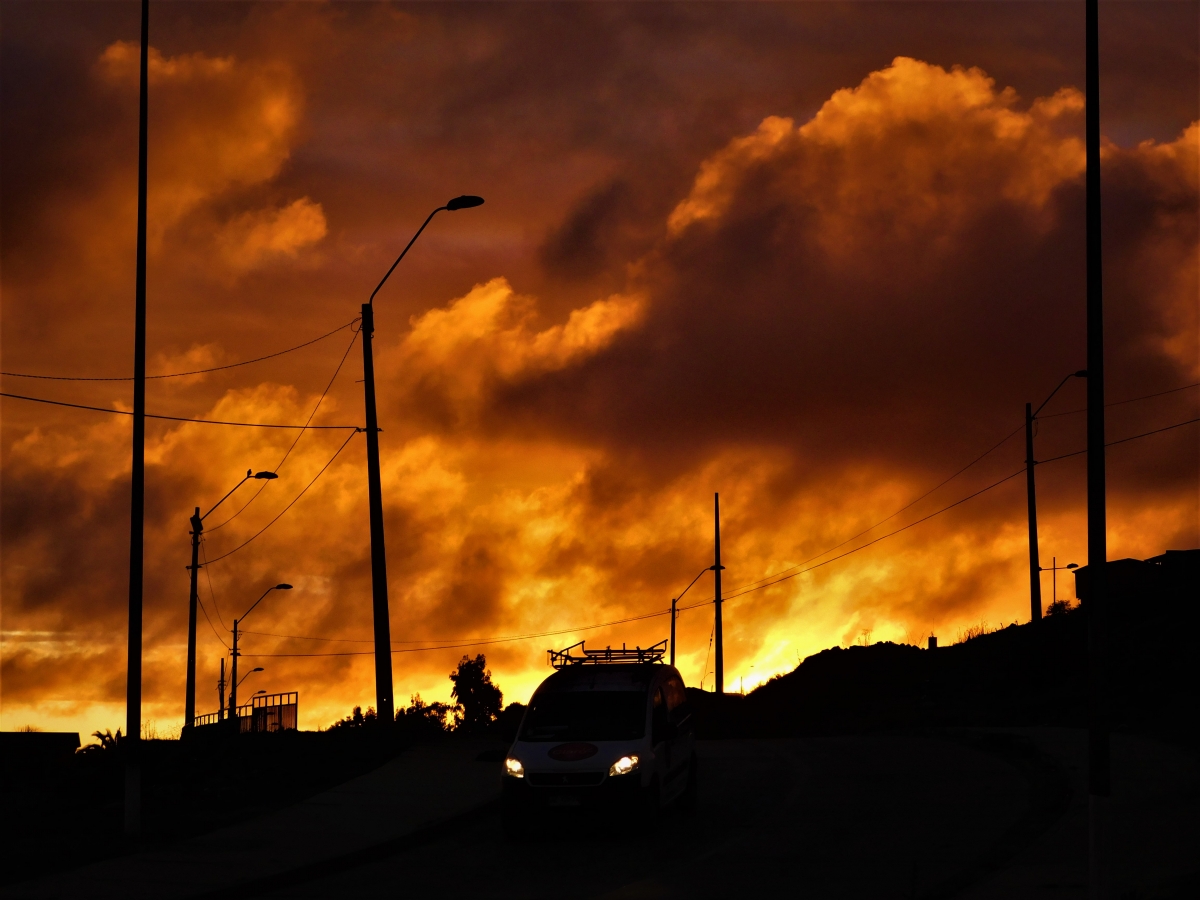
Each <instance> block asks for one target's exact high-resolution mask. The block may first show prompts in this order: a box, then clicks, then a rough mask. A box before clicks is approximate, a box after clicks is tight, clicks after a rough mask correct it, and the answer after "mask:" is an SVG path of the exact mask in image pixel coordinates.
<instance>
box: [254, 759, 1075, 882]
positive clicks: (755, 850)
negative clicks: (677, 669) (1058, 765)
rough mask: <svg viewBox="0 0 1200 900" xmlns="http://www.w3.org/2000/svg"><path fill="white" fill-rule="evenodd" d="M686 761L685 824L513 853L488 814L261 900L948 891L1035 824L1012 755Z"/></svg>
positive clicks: (570, 828) (641, 826)
mask: <svg viewBox="0 0 1200 900" xmlns="http://www.w3.org/2000/svg"><path fill="white" fill-rule="evenodd" d="M698 752H699V756H700V765H701V770H700V771H701V777H702V781H701V797H700V803H699V808H698V809H697V811H696V813H695V814H693V815H691V816H683V815H682V814H674V815H667V816H665V817H664V818H663V819H661V820H660V821H659V822H658V823H655V824H651V825H647V824H645V823H644V822H643V821H640V820H639V819H638V818H637V817H636V816H631V817H630V818H629V819H628V820H627V821H626V822H625V823H624V824H623V825H622V826H620V827H619V828H613V827H611V826H607V827H597V826H589V825H587V824H586V823H579V822H574V821H571V820H570V819H567V820H563V821H561V822H558V823H554V824H553V825H551V826H550V827H549V828H547V829H546V830H545V831H544V832H542V833H540V834H537V835H534V836H531V837H529V838H523V839H521V840H520V841H516V842H513V841H508V840H506V839H505V838H504V837H503V836H502V834H501V829H500V817H499V813H498V811H497V810H496V809H495V808H494V807H492V808H490V809H488V810H487V811H485V812H482V813H480V814H479V815H478V816H476V817H473V818H471V819H468V820H466V821H464V822H461V823H460V825H459V827H457V828H456V829H455V830H454V831H453V833H449V834H443V835H442V836H441V837H439V838H438V839H436V840H432V841H429V842H425V843H421V844H418V845H416V846H413V847H411V848H410V849H407V850H405V851H402V852H397V853H394V854H392V855H389V856H387V857H386V858H382V859H379V860H377V861H374V862H371V863H368V864H365V865H358V866H355V867H353V868H349V869H347V870H345V871H341V872H339V873H337V874H333V875H328V876H326V877H324V878H321V879H319V880H314V881H310V882H308V883H306V884H300V885H292V886H290V887H288V888H286V889H282V890H280V891H276V892H273V893H271V894H269V896H272V897H313V898H317V897H322V898H324V897H330V896H343V897H356V896H377V895H379V894H380V892H386V895H387V896H392V897H438V896H459V897H473V898H485V897H486V898H509V897H512V898H518V897H519V898H532V897H552V896H553V897H562V896H564V895H566V896H572V897H611V898H638V897H655V898H666V897H680V898H683V897H687V898H696V897H737V896H739V895H741V896H746V897H767V896H788V897H794V896H810V897H819V898H859V897H861V898H872V900H883V898H889V897H897V898H902V897H903V898H907V897H937V896H951V895H954V894H957V893H959V892H960V891H961V890H962V889H963V888H964V887H966V886H968V885H969V884H970V883H971V882H972V881H975V880H978V879H979V878H981V877H983V876H985V875H986V874H987V873H988V872H989V871H990V870H991V869H992V868H994V867H995V866H997V865H999V864H1002V863H1003V861H1004V858H1005V854H1006V853H1009V852H1010V851H1015V850H1017V849H1019V847H1020V845H1021V842H1022V840H1023V839H1024V838H1023V835H1022V831H1025V832H1028V834H1027V837H1028V838H1029V839H1034V838H1036V836H1037V835H1036V832H1037V831H1038V830H1039V828H1042V827H1043V826H1044V824H1046V823H1044V822H1043V821H1042V820H1043V819H1045V818H1046V816H1045V815H1041V818H1039V813H1038V810H1039V806H1038V803H1037V802H1034V803H1032V804H1031V775H1030V772H1029V771H1024V770H1027V769H1028V768H1029V766H1028V765H1025V764H1023V763H1022V761H1021V759H1020V758H1019V755H1018V758H1017V763H1016V764H1014V763H1013V762H1012V760H1011V759H1006V756H1007V757H1012V756H1013V754H1012V753H1004V752H1002V753H999V754H998V753H997V752H995V749H994V748H992V749H986V748H985V749H980V748H978V747H972V746H970V744H969V743H966V742H963V741H956V740H945V739H925V738H917V737H887V738H881V737H873V738H816V739H805V740H791V741H714V742H701V744H700V746H699V751H698ZM1037 778H1038V774H1037V772H1036V771H1035V772H1034V774H1033V776H1032V780H1033V781H1034V782H1037ZM1050 780H1051V781H1053V774H1052V773H1051V776H1050ZM1042 787H1044V785H1043V786H1042ZM1050 793H1051V794H1053V790H1051V791H1050ZM1042 806H1045V804H1044V803H1043V804H1042ZM1031 811H1032V816H1031ZM1043 812H1044V810H1043ZM1060 812H1061V810H1060ZM997 847H1000V848H1001V852H1000V853H999V854H997V853H996V848H997Z"/></svg>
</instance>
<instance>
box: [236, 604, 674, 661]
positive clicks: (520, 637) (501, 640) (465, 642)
mask: <svg viewBox="0 0 1200 900" xmlns="http://www.w3.org/2000/svg"><path fill="white" fill-rule="evenodd" d="M670 614H671V610H669V609H663V610H659V611H658V612H652V613H643V614H641V615H638V616H628V617H627V618H624V619H616V620H614V621H612V622H600V623H598V624H596V625H581V626H578V627H575V628H560V629H557V630H555V631H539V632H536V633H534V634H517V635H510V636H508V637H490V638H479V639H472V638H462V639H461V642H460V643H454V644H444V643H443V644H439V645H438V646H436V647H410V648H405V649H400V650H397V649H393V650H392V652H393V653H422V652H425V651H427V650H454V649H456V648H459V647H480V646H484V645H487V644H508V643H512V642H514V641H528V640H533V639H534V638H543V637H556V636H557V635H560V634H574V633H575V632H577V631H591V630H594V629H596V628H609V627H611V626H613V625H624V624H626V623H628V622H640V621H642V620H643V619H655V618H658V617H659V616H669V615H670ZM242 633H243V634H268V633H269V632H261V631H259V632H251V631H246V632H242ZM272 636H273V637H286V638H296V639H299V640H310V641H312V640H323V639H322V638H305V637H303V636H302V635H295V634H277V635H272ZM328 640H333V638H329V639H328ZM355 643H362V644H366V643H374V641H365V640H361V639H360V640H355ZM392 643H393V644H401V643H406V644H415V643H422V642H419V641H392ZM240 655H242V656H250V655H254V656H374V655H375V651H374V650H347V651H344V652H340V653H256V654H249V653H243V654H240Z"/></svg>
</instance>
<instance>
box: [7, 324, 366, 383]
mask: <svg viewBox="0 0 1200 900" xmlns="http://www.w3.org/2000/svg"><path fill="white" fill-rule="evenodd" d="M359 318H361V316H359V317H356V318H354V319H352V320H351V321H349V322H347V323H346V324H345V325H339V326H338V327H337V328H335V329H333V331H330V332H327V333H325V334H323V335H321V336H320V337H316V338H313V339H312V340H311V341H305V342H304V343H303V344H297V345H296V346H295V347H289V348H288V349H287V350H280V351H279V352H278V353H268V354H267V355H266V356H258V357H255V358H254V359H247V360H244V361H242V362H236V363H229V364H228V365H225V366H212V367H211V368H208V369H194V370H192V371H191V372H169V373H167V374H165V375H147V376H146V380H147V381H148V380H150V379H151V378H182V377H183V376H185V375H204V374H206V373H208V372H220V371H221V370H223V369H236V368H238V367H239V366H248V365H250V364H251V363H257V362H262V361H263V360H266V359H274V358H275V357H276V356H283V355H284V354H285V353H292V352H293V351H296V350H301V349H303V348H305V347H308V346H310V345H312V344H315V343H317V342H318V341H323V340H325V338H328V337H333V336H334V335H335V334H337V333H338V332H339V331H344V330H345V329H347V328H350V327H351V326H352V325H354V323H355V322H357V321H358V320H359ZM0 375H6V376H8V377H9V378H37V379H40V380H43V381H133V376H131V375H126V376H120V377H115V378H84V377H77V376H73V375H31V374H29V373H27V372H0Z"/></svg>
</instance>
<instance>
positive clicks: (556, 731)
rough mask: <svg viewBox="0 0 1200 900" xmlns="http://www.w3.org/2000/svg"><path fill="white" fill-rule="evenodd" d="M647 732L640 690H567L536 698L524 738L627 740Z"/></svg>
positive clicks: (527, 718) (643, 701)
mask: <svg viewBox="0 0 1200 900" xmlns="http://www.w3.org/2000/svg"><path fill="white" fill-rule="evenodd" d="M645 731H646V695H645V694H644V693H643V692H641V691H566V692H564V693H554V694H546V695H545V696H539V697H536V698H535V699H534V701H533V704H532V705H531V706H530V707H529V713H528V714H527V715H526V717H525V727H524V728H523V729H522V730H521V740H523V741H627V740H635V739H637V738H640V737H641V736H642V735H643V734H644V733H645Z"/></svg>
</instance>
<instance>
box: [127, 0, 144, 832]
mask: <svg viewBox="0 0 1200 900" xmlns="http://www.w3.org/2000/svg"><path fill="white" fill-rule="evenodd" d="M149 52H150V0H142V54H141V94H140V100H139V104H138V199H137V275H136V281H135V286H134V331H133V335H134V336H133V459H132V473H131V490H130V500H129V641H128V653H129V656H128V662H127V665H126V670H125V745H126V756H125V834H126V835H127V836H129V837H136V836H137V835H138V833H139V832H140V831H141V818H142V815H141V810H142V783H141V769H140V767H139V759H138V756H139V753H138V750H139V741H140V739H141V733H142V539H143V521H142V520H143V517H144V515H145V512H146V123H147V118H148V110H149V105H148V94H149V77H148V76H149V58H150V57H149Z"/></svg>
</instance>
